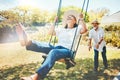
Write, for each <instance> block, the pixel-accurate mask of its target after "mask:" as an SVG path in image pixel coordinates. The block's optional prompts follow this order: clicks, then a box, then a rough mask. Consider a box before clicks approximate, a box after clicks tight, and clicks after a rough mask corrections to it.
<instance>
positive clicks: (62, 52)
mask: <svg viewBox="0 0 120 80" xmlns="http://www.w3.org/2000/svg"><path fill="white" fill-rule="evenodd" d="M79 19H80V22H79V23H80V24H79V26H78V25H77V24H76V22H77V20H76V17H75V16H74V15H69V16H68V17H67V21H66V26H65V28H59V29H54V27H51V29H50V30H49V34H52V32H54V35H56V36H57V37H58V44H57V45H56V46H52V45H49V44H45V43H41V42H37V41H33V40H28V39H27V36H26V35H25V33H24V30H23V29H22V25H21V24H19V25H18V26H17V27H16V32H17V34H18V35H19V40H20V43H21V45H22V46H26V49H27V50H32V51H36V52H44V53H46V54H48V56H47V58H46V60H45V62H44V63H43V64H42V66H41V67H40V68H39V69H38V70H37V71H36V73H35V74H33V75H31V76H30V77H22V80H39V79H43V78H44V77H45V76H46V75H47V73H48V72H49V71H50V69H51V68H52V67H53V65H54V64H55V61H57V60H59V59H61V58H70V57H71V47H72V42H73V38H74V34H75V31H76V28H77V26H78V28H77V36H76V38H75V44H74V45H76V42H77V40H78V37H79V35H80V34H83V33H85V32H86V31H87V28H86V25H85V23H84V20H83V15H82V14H80V16H79ZM74 47H75V46H73V48H72V50H74Z"/></svg>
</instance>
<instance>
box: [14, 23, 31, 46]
mask: <svg viewBox="0 0 120 80" xmlns="http://www.w3.org/2000/svg"><path fill="white" fill-rule="evenodd" d="M16 33H17V35H18V39H19V42H20V44H21V46H26V45H28V43H30V41H29V40H28V37H27V35H26V33H25V31H24V26H23V25H22V24H21V23H18V24H17V25H16Z"/></svg>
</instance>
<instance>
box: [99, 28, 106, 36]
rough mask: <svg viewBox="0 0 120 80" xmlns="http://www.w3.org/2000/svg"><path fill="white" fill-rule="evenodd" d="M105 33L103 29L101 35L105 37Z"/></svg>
mask: <svg viewBox="0 0 120 80" xmlns="http://www.w3.org/2000/svg"><path fill="white" fill-rule="evenodd" d="M104 35H105V33H104V30H103V29H102V30H101V35H100V37H104Z"/></svg>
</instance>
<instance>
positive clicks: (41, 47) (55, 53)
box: [26, 41, 71, 78]
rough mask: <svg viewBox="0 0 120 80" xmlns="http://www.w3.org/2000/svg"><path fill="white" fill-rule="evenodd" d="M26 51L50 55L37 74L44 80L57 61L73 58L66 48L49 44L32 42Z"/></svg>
mask: <svg viewBox="0 0 120 80" xmlns="http://www.w3.org/2000/svg"><path fill="white" fill-rule="evenodd" d="M26 49H27V50H32V51H36V52H43V53H45V54H48V56H47V58H46V60H45V62H44V63H43V64H42V66H41V67H40V68H39V69H38V70H37V71H36V73H38V75H40V77H42V78H44V77H45V76H46V75H47V73H48V72H49V71H50V69H51V68H52V67H53V65H54V64H55V61H57V60H59V59H61V58H70V57H71V51H70V50H69V49H67V48H64V47H62V46H52V45H50V44H48V43H41V42H37V41H32V43H31V45H29V46H26Z"/></svg>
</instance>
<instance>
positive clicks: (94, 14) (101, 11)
mask: <svg viewBox="0 0 120 80" xmlns="http://www.w3.org/2000/svg"><path fill="white" fill-rule="evenodd" d="M109 11H110V10H109V9H107V8H98V9H96V10H91V11H89V13H88V14H89V20H90V21H93V20H95V19H97V20H101V18H102V17H103V16H104V15H106V14H108V13H109Z"/></svg>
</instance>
